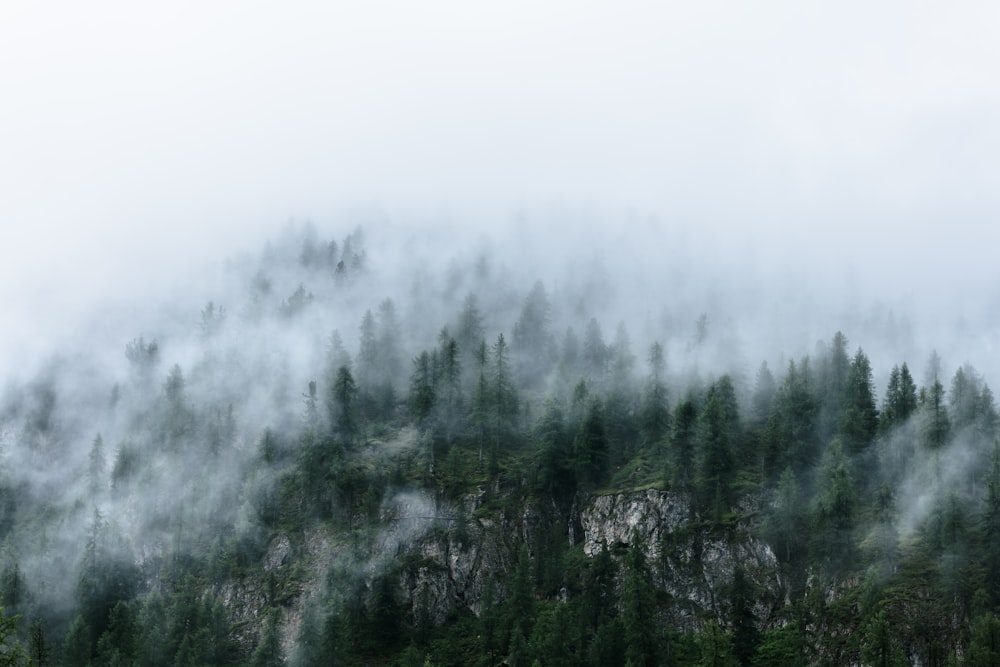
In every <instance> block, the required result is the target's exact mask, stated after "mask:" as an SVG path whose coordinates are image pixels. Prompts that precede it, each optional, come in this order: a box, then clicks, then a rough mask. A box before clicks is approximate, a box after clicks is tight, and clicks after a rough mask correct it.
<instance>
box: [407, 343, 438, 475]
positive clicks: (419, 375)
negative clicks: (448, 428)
mask: <svg viewBox="0 0 1000 667" xmlns="http://www.w3.org/2000/svg"><path fill="white" fill-rule="evenodd" d="M435 375H436V372H435V368H434V364H433V362H432V360H431V355H430V354H428V353H427V351H426V350H424V351H423V352H421V353H420V356H419V357H417V358H416V359H414V360H413V373H412V374H411V375H410V412H411V414H412V415H413V417H414V419H415V420H416V423H417V428H418V429H419V430H420V432H421V433H422V434H423V436H424V438H425V439H426V440H427V445H428V446H427V450H428V451H427V459H428V465H429V469H430V471H431V472H434V444H433V436H432V435H431V434H430V433H428V430H429V429H430V428H431V427H430V424H429V421H430V417H431V414H432V413H433V411H434V406H435V403H436V401H437V395H436V394H437V378H436V377H435Z"/></svg>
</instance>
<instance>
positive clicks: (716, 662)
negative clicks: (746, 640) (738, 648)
mask: <svg viewBox="0 0 1000 667" xmlns="http://www.w3.org/2000/svg"><path fill="white" fill-rule="evenodd" d="M698 646H699V647H700V648H701V660H699V661H698V665H699V666H700V667H736V665H738V664H739V663H738V662H737V661H736V657H735V656H734V655H733V642H732V640H731V639H730V638H729V635H727V634H726V633H725V631H723V629H722V628H720V627H719V624H718V623H716V622H715V621H709V622H708V623H707V624H705V629H704V630H702V631H701V634H700V635H698Z"/></svg>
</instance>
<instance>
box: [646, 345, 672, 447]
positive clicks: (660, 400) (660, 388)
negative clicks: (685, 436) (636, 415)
mask: <svg viewBox="0 0 1000 667" xmlns="http://www.w3.org/2000/svg"><path fill="white" fill-rule="evenodd" d="M648 361H649V377H648V379H647V381H646V391H645V393H644V395H643V401H642V436H643V441H644V442H645V443H646V444H653V445H657V446H660V445H662V443H663V440H664V438H666V436H667V431H668V429H669V428H670V408H669V407H668V406H667V386H666V384H665V383H664V378H663V376H664V371H665V369H666V358H665V356H664V353H663V346H662V345H660V344H659V343H653V344H652V345H651V346H650V348H649V358H648Z"/></svg>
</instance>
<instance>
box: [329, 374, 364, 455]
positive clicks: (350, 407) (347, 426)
mask: <svg viewBox="0 0 1000 667" xmlns="http://www.w3.org/2000/svg"><path fill="white" fill-rule="evenodd" d="M359 393H360V390H359V388H358V385H357V384H355V382H354V376H353V375H352V374H351V369H350V368H348V367H347V366H341V367H340V368H338V369H337V377H336V379H335V380H334V381H333V387H332V388H331V398H332V400H331V401H330V405H331V406H332V408H333V414H332V415H331V417H332V420H333V424H335V426H336V428H337V431H338V432H339V433H340V436H341V437H342V438H343V439H344V442H345V443H347V444H348V445H351V444H353V443H354V440H355V438H356V437H357V433H358V420H357V411H358V406H357V403H358V395H359Z"/></svg>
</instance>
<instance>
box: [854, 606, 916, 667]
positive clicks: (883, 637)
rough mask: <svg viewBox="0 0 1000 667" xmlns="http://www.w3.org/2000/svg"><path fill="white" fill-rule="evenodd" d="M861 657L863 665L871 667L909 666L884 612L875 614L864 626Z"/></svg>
mask: <svg viewBox="0 0 1000 667" xmlns="http://www.w3.org/2000/svg"><path fill="white" fill-rule="evenodd" d="M861 657H862V659H863V660H864V661H865V663H864V664H866V665H871V666H872V667H906V665H909V664H910V663H909V661H908V660H907V659H906V654H904V653H903V649H902V647H901V646H900V645H899V642H898V641H897V640H896V637H895V632H894V630H893V628H892V626H891V624H890V623H889V620H888V619H887V618H886V616H885V612H884V611H879V612H878V613H876V614H875V616H874V617H873V618H872V619H871V621H869V622H868V624H867V625H866V626H865V635H864V643H863V644H862V649H861Z"/></svg>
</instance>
